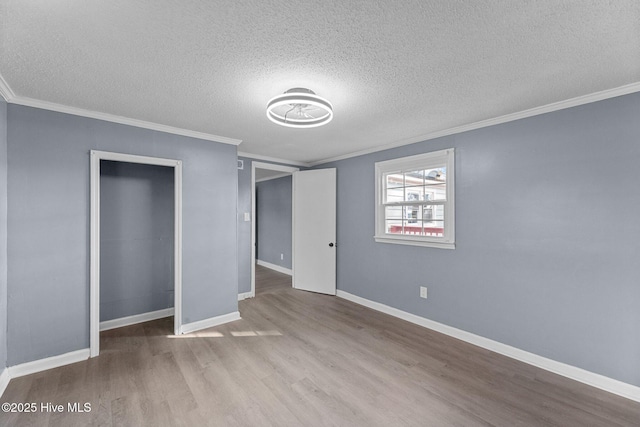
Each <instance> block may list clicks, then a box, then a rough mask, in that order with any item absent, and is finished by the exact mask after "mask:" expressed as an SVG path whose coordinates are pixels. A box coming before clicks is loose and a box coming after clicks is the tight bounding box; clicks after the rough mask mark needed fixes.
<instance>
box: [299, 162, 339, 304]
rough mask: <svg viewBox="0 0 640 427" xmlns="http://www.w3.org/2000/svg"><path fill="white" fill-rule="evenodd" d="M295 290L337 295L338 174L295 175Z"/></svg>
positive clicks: (302, 172) (303, 172)
mask: <svg viewBox="0 0 640 427" xmlns="http://www.w3.org/2000/svg"><path fill="white" fill-rule="evenodd" d="M293 236H294V237H293V287H294V288H296V289H301V290H304V291H312V292H319V293H322V294H329V295H335V294H336V170H335V169H318V170H312V171H299V172H294V173H293Z"/></svg>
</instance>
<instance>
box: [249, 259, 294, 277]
mask: <svg viewBox="0 0 640 427" xmlns="http://www.w3.org/2000/svg"><path fill="white" fill-rule="evenodd" d="M256 263H257V264H258V265H261V266H263V267H267V268H269V269H271V270H274V271H277V272H278V273H283V274H286V275H289V276H293V271H291V269H290V268H286V267H280V266H279V265H275V264H271V263H270V262H267V261H262V260H260V259H259V260H257V261H256Z"/></svg>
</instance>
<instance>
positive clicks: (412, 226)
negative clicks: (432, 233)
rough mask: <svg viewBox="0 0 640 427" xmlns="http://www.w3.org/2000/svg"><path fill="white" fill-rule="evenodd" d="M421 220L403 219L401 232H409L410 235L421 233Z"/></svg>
mask: <svg viewBox="0 0 640 427" xmlns="http://www.w3.org/2000/svg"><path fill="white" fill-rule="evenodd" d="M421 222H422V221H420V222H418V221H417V220H416V221H411V220H409V221H407V220H405V222H404V224H403V226H404V227H403V230H402V234H411V235H416V234H417V235H421V234H422V224H421Z"/></svg>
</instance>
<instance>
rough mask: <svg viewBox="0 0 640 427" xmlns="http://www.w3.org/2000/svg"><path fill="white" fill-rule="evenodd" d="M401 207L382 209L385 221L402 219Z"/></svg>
mask: <svg viewBox="0 0 640 427" xmlns="http://www.w3.org/2000/svg"><path fill="white" fill-rule="evenodd" d="M402 212H403V210H402V206H387V207H385V208H384V217H385V218H386V219H402Z"/></svg>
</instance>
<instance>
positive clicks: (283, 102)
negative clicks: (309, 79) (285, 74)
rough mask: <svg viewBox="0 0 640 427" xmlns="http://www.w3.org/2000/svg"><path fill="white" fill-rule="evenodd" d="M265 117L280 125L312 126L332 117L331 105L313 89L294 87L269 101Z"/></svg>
mask: <svg viewBox="0 0 640 427" xmlns="http://www.w3.org/2000/svg"><path fill="white" fill-rule="evenodd" d="M267 117H268V118H269V120H271V121H272V122H273V123H277V124H279V125H281V126H288V127H292V128H313V127H317V126H322V125H326V124H327V123H329V122H330V121H331V119H333V107H332V106H331V103H329V101H327V100H326V99H324V98H322V97H319V96H318V95H316V94H315V92H314V91H312V90H309V89H305V88H300V87H296V88H293V89H289V90H288V91H286V92H285V93H283V94H282V95H279V96H276V97H275V98H273V99H271V101H269V103H268V104H267Z"/></svg>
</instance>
